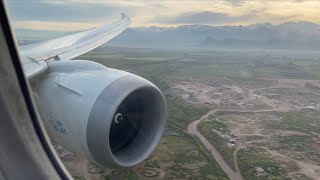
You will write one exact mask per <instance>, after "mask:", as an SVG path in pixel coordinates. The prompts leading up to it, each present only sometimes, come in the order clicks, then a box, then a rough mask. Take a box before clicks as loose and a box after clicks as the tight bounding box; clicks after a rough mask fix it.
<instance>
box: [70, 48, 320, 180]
mask: <svg viewBox="0 0 320 180" xmlns="http://www.w3.org/2000/svg"><path fill="white" fill-rule="evenodd" d="M319 57H320V55H319V56H315V55H314V54H313V56H312V57H305V56H296V53H295V56H293V55H290V54H289V55H288V54H285V53H281V52H278V51H277V52H271V51H259V52H258V51H257V52H256V51H250V52H242V51H221V50H220V51H213V50H212V51H208V50H206V51H202V50H184V51H182V50H180V51H174V50H153V49H128V48H111V47H110V48H100V49H97V50H95V51H93V52H90V53H88V54H85V55H83V56H81V57H79V58H77V59H90V60H93V61H96V62H99V63H102V64H104V65H106V66H108V67H112V68H119V69H122V70H126V71H129V72H132V73H135V74H138V75H141V76H143V77H145V78H146V79H148V80H150V81H152V82H154V83H155V84H156V85H157V86H159V88H160V89H161V90H162V92H163V93H164V94H165V96H166V100H167V104H168V123H167V128H166V132H165V135H164V137H163V138H162V140H161V142H160V144H159V146H158V148H157V149H156V151H155V152H154V153H153V154H152V156H151V157H150V158H149V159H148V160H146V161H145V162H144V163H142V164H140V165H138V166H137V167H135V168H132V169H130V170H108V169H103V168H101V167H98V169H97V168H96V165H92V164H91V163H83V162H80V161H81V160H78V159H77V158H76V157H73V160H68V161H67V160H64V162H65V164H66V166H67V167H69V168H71V172H73V173H72V174H73V175H74V176H76V177H77V178H83V177H86V176H89V177H91V178H93V177H94V178H97V179H101V178H105V179H119V178H120V179H228V178H230V179H317V178H318V177H319V176H320V153H319V152H320V116H319V115H320V104H319V102H320V61H319ZM180 147H183V148H180ZM79 164H85V165H79ZM77 167H78V168H77ZM72 169H73V170H72ZM86 169H88V172H89V173H88V174H85V173H83V172H84V171H85V170H86ZM83 174H84V175H83Z"/></svg>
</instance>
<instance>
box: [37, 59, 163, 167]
mask: <svg viewBox="0 0 320 180" xmlns="http://www.w3.org/2000/svg"><path fill="white" fill-rule="evenodd" d="M48 65H49V69H48V73H47V74H46V75H44V76H42V77H39V78H37V79H34V80H32V82H31V84H32V89H33V92H34V96H35V100H36V103H37V105H38V109H39V112H40V115H41V117H42V119H43V121H44V125H45V127H46V129H47V131H48V134H49V136H50V138H51V139H52V140H53V141H55V142H57V143H58V144H60V145H62V146H63V147H65V148H67V149H68V150H70V151H72V152H74V153H76V154H78V155H81V156H83V157H85V158H87V159H88V160H92V161H95V162H97V163H99V164H101V165H103V166H106V167H131V166H134V165H136V164H138V163H140V162H142V161H143V160H144V159H146V158H147V157H148V156H149V155H150V154H151V153H152V152H153V150H154V149H155V147H156V145H157V144H158V142H159V140H160V138H161V135H162V133H163V130H164V128H165V121H166V103H165V100H164V97H163V95H162V93H161V91H160V90H159V89H158V88H157V87H156V86H155V85H153V84H152V83H151V82H149V81H147V80H146V79H144V78H141V77H139V76H136V75H134V74H131V73H128V72H124V71H120V70H116V69H112V68H106V67H105V66H103V65H101V64H98V63H95V62H92V61H84V60H72V61H54V62H50V63H49V64H48Z"/></svg>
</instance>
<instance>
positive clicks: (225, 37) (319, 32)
mask: <svg viewBox="0 0 320 180" xmlns="http://www.w3.org/2000/svg"><path fill="white" fill-rule="evenodd" d="M65 34H67V33H65V32H59V31H34V30H23V31H22V30H19V29H18V30H17V37H18V39H21V40H25V39H29V40H30V39H37V37H36V36H39V38H38V39H44V38H48V39H49V37H58V36H62V35H65ZM108 45H110V46H121V47H122V46H124V47H143V48H145V47H151V48H236V49H241V48H262V49H299V50H300V49H303V50H318V49H320V25H318V24H314V23H311V22H286V23H282V24H279V25H272V24H270V23H264V24H254V25H250V26H208V25H183V26H179V27H171V28H163V27H142V28H128V29H127V30H126V31H124V32H123V33H122V34H121V35H119V36H118V37H116V38H115V39H113V40H112V41H111V42H110V43H108Z"/></svg>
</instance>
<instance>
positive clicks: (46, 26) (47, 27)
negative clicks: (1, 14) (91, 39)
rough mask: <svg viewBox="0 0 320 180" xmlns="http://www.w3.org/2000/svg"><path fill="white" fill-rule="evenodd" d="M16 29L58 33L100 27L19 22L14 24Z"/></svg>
mask: <svg viewBox="0 0 320 180" xmlns="http://www.w3.org/2000/svg"><path fill="white" fill-rule="evenodd" d="M13 26H14V28H15V29H33V30H58V31H75V30H86V29H90V28H93V27H98V26H99V24H93V23H90V24H89V23H82V22H79V23H75V22H68V23H66V22H63V23H59V22H47V21H18V22H15V23H14V24H13Z"/></svg>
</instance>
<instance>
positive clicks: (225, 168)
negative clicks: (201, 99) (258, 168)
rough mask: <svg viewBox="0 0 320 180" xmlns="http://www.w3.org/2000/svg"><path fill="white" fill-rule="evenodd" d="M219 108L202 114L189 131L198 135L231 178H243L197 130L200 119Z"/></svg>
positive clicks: (235, 179) (189, 127)
mask: <svg viewBox="0 0 320 180" xmlns="http://www.w3.org/2000/svg"><path fill="white" fill-rule="evenodd" d="M216 111H217V110H211V111H209V112H208V113H207V114H205V115H204V116H202V117H201V118H200V119H198V120H196V121H193V122H192V123H191V124H189V126H188V132H189V133H190V134H193V135H195V136H197V137H198V138H199V139H200V141H201V142H202V144H203V145H204V146H205V147H206V148H207V149H208V150H209V151H210V153H211V154H212V156H213V158H214V159H215V160H216V161H217V163H218V164H219V166H220V167H221V169H222V170H223V171H224V172H225V173H226V174H227V176H228V177H229V178H230V179H231V180H241V176H240V177H239V176H238V175H237V174H236V173H235V172H234V171H233V170H232V169H231V168H230V166H229V165H228V164H227V163H226V161H225V160H224V159H223V157H222V156H221V155H220V153H219V152H218V151H217V149H216V148H215V147H214V146H213V145H212V144H211V143H210V142H209V141H208V140H207V139H206V138H205V137H204V136H202V134H201V133H200V132H199V131H198V130H197V126H198V124H199V122H200V121H202V120H203V119H205V118H207V117H208V116H209V115H210V114H212V113H215V112H216Z"/></svg>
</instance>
